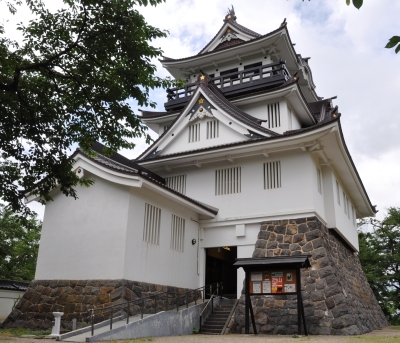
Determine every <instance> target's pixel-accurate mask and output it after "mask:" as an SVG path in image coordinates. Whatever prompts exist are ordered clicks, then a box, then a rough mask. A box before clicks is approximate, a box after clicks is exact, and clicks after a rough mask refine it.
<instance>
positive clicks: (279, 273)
mask: <svg viewBox="0 0 400 343" xmlns="http://www.w3.org/2000/svg"><path fill="white" fill-rule="evenodd" d="M271 276H272V277H283V272H272V273H271Z"/></svg>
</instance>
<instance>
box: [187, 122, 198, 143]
mask: <svg viewBox="0 0 400 343" xmlns="http://www.w3.org/2000/svg"><path fill="white" fill-rule="evenodd" d="M198 141H200V123H197V124H193V125H190V126H189V143H192V142H198Z"/></svg>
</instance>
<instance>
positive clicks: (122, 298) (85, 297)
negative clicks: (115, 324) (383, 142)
mask: <svg viewBox="0 0 400 343" xmlns="http://www.w3.org/2000/svg"><path fill="white" fill-rule="evenodd" d="M167 291H168V292H171V293H173V294H183V293H185V292H186V291H190V290H189V289H184V288H177V287H170V286H163V285H156V284H149V283H145V282H135V281H129V280H123V279H122V280H34V281H32V282H31V283H30V284H29V287H28V289H27V290H26V292H25V293H24V295H23V297H22V298H21V299H20V301H19V302H18V304H17V306H16V307H15V309H14V310H13V311H12V312H11V313H10V315H9V316H8V317H7V319H6V320H5V321H4V322H3V325H2V326H3V327H4V328H16V327H25V328H30V329H34V330H47V329H49V328H51V326H52V320H53V319H54V316H53V314H52V312H57V311H60V312H64V315H63V316H62V318H61V328H62V329H63V330H64V331H65V330H71V328H72V319H74V318H76V319H77V323H78V325H77V326H78V327H82V326H84V325H85V324H86V323H88V322H89V319H88V316H89V313H88V310H89V309H92V308H99V307H100V308H101V307H103V308H104V307H108V306H110V305H114V304H120V303H125V302H127V301H129V300H134V299H137V298H141V297H146V296H149V295H151V294H154V293H157V292H167ZM173 294H170V295H169V300H168V303H169V308H172V307H173V306H174V304H176V303H175V299H174V296H173ZM188 294H189V296H188V301H189V302H191V301H192V300H194V299H193V297H194V294H195V292H189V293H188ZM200 296H201V295H199V294H198V297H200ZM165 302H166V299H164V300H162V299H158V300H157V310H158V311H161V310H164V309H165V305H166V304H165ZM154 306H155V303H154V301H148V302H146V303H145V309H144V313H154V311H155V308H154ZM133 311H134V312H135V313H140V308H139V306H132V307H131V308H130V313H131V314H132V312H133ZM121 314H123V313H122V312H121V311H120V312H119V313H118V312H117V313H114V316H118V315H121ZM105 319H108V317H104V316H101V315H100V316H96V320H95V322H96V323H97V322H100V321H102V320H105Z"/></svg>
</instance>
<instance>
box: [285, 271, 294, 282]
mask: <svg viewBox="0 0 400 343" xmlns="http://www.w3.org/2000/svg"><path fill="white" fill-rule="evenodd" d="M286 281H293V274H292V273H286Z"/></svg>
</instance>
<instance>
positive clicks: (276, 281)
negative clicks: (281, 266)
mask: <svg viewBox="0 0 400 343" xmlns="http://www.w3.org/2000/svg"><path fill="white" fill-rule="evenodd" d="M272 274H273V273H272ZM282 279H283V277H274V276H273V277H272V278H271V284H272V287H271V290H272V293H282V292H283V280H282Z"/></svg>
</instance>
